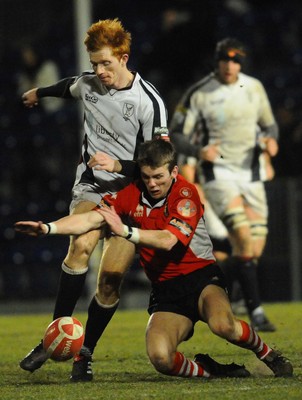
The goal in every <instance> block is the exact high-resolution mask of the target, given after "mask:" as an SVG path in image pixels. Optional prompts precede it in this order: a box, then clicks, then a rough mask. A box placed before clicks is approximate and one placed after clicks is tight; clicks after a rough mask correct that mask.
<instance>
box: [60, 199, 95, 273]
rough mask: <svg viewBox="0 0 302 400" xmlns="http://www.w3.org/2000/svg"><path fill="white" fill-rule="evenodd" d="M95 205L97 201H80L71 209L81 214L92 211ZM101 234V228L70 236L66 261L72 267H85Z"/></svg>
mask: <svg viewBox="0 0 302 400" xmlns="http://www.w3.org/2000/svg"><path fill="white" fill-rule="evenodd" d="M94 207H95V203H93V202H90V201H83V202H80V203H78V204H77V205H76V206H75V207H74V208H73V209H72V210H71V214H81V213H84V212H87V211H90V210H91V209H92V208H94ZM100 234H101V232H100V230H94V231H90V232H87V233H85V234H83V235H73V236H70V243H69V248H68V253H67V256H66V258H65V263H66V264H67V265H68V266H69V267H70V268H83V267H84V266H87V264H88V260H89V258H90V255H91V253H92V252H93V250H94V248H95V246H96V245H97V243H98V241H99V239H100Z"/></svg>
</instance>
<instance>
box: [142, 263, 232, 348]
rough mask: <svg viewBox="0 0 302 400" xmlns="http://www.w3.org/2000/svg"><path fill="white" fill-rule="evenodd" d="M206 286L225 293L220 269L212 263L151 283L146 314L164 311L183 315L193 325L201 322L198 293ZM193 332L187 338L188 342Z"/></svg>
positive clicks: (224, 283) (223, 278) (223, 279)
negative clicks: (215, 287) (219, 289)
mask: <svg viewBox="0 0 302 400" xmlns="http://www.w3.org/2000/svg"><path fill="white" fill-rule="evenodd" d="M208 285H217V286H219V287H221V288H222V289H224V290H225V291H226V281H225V277H224V274H223V272H222V271H221V269H220V267H219V266H218V265H217V264H216V263H214V264H211V265H208V266H206V267H204V268H200V269H198V270H196V271H194V272H191V273H190V274H188V275H181V276H178V277H176V278H173V279H169V280H167V281H163V282H159V283H153V284H152V290H151V294H150V299H149V307H148V313H149V314H150V315H151V314H153V313H155V312H157V311H166V312H171V313H175V314H180V315H184V316H185V317H187V318H189V319H190V320H191V321H192V322H193V325H194V324H195V323H196V322H197V321H200V320H201V317H200V315H199V310H198V300H199V297H200V293H201V292H202V291H203V289H204V288H205V287H206V286H208ZM193 332H194V328H193V329H192V332H191V333H190V335H189V336H188V337H187V339H186V340H188V339H189V338H190V337H191V336H192V335H193Z"/></svg>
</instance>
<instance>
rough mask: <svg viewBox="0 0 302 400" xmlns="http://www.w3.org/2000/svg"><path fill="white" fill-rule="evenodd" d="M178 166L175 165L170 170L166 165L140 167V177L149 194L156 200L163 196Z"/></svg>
mask: <svg viewBox="0 0 302 400" xmlns="http://www.w3.org/2000/svg"><path fill="white" fill-rule="evenodd" d="M177 173H178V167H177V166H175V167H174V168H173V170H172V172H169V170H168V165H164V166H163V167H159V168H155V169H152V168H151V167H148V166H145V167H142V168H141V177H142V180H143V182H144V184H145V185H146V188H147V191H148V193H149V195H150V196H151V197H152V198H153V199H156V200H160V199H162V198H164V197H165V196H166V195H167V193H168V191H169V189H170V187H171V185H172V182H173V179H174V178H175V177H176V176H177Z"/></svg>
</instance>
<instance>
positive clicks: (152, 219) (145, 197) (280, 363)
mask: <svg viewBox="0 0 302 400" xmlns="http://www.w3.org/2000/svg"><path fill="white" fill-rule="evenodd" d="M137 162H138V165H139V167H140V174H141V178H140V179H139V180H138V181H136V182H134V183H131V184H130V185H129V186H128V187H126V188H124V189H122V190H121V191H120V192H118V193H116V194H115V195H114V196H105V197H104V198H103V200H102V202H101V204H100V205H98V206H96V207H95V208H94V209H93V210H91V211H89V212H87V213H83V214H77V215H70V216H67V217H64V218H61V219H59V220H57V221H55V222H52V223H47V224H43V223H42V222H33V221H20V222H17V223H16V225H15V227H16V230H18V231H20V232H24V233H27V234H30V235H33V236H38V235H41V234H44V235H45V234H64V235H71V234H76V235H79V234H83V233H85V232H89V231H90V230H94V229H99V228H100V227H102V226H103V225H104V224H105V223H107V225H108V226H109V227H110V230H111V233H112V234H114V235H116V236H119V237H123V238H125V239H127V240H128V241H130V242H132V243H134V244H135V245H137V248H138V250H139V253H140V260H141V264H142V266H143V268H144V269H145V271H146V273H147V275H148V277H149V279H150V280H151V283H152V290H151V294H150V302H149V308H148V311H149V313H150V319H149V322H148V326H147V333H146V346H147V353H148V356H149V359H150V361H151V363H152V364H153V366H154V367H155V369H156V370H157V371H159V372H161V373H163V374H166V375H174V376H186V377H193V376H198V377H210V376H236V377H240V376H241V377H244V376H248V375H249V372H248V371H247V370H246V369H245V368H244V366H238V365H236V364H235V365H234V364H230V365H222V364H218V363H216V362H215V361H214V360H212V359H211V358H210V357H209V356H205V355H201V354H197V355H196V356H195V359H194V360H189V359H187V358H186V357H185V355H184V354H182V353H181V352H179V351H178V349H177V348H178V345H179V344H180V343H181V342H183V341H184V340H187V339H189V338H190V337H191V336H192V334H193V330H194V325H195V323H196V322H197V321H203V322H205V323H207V324H208V326H209V328H210V329H211V331H212V332H213V333H214V334H215V335H217V336H220V337H222V338H224V339H226V340H227V341H229V342H230V343H232V344H234V345H236V346H239V347H242V348H244V349H247V350H251V351H253V352H254V353H255V355H256V356H257V357H258V359H259V360H261V361H263V362H264V363H265V364H266V365H267V366H268V367H269V368H270V369H271V370H272V371H273V372H274V374H275V376H283V377H284V376H291V375H292V373H293V368H292V365H291V363H290V361H289V360H288V359H287V358H285V357H283V356H282V355H281V353H279V352H277V351H275V350H273V349H272V348H270V347H269V346H268V345H267V344H266V343H264V342H263V340H262V339H261V338H260V337H259V335H258V334H257V332H256V331H255V330H254V329H253V328H252V327H251V326H250V325H248V324H247V323H246V322H244V321H242V320H239V319H237V318H236V317H235V316H234V314H233V312H232V309H231V305H230V302H229V299H228V296H227V293H226V289H225V286H226V284H225V280H224V275H223V273H222V272H221V270H220V268H219V266H218V265H217V264H216V263H215V258H214V256H213V253H212V244H211V241H210V238H209V236H208V233H207V231H206V228H205V223H204V219H203V206H202V204H201V203H200V201H199V200H198V199H199V197H198V193H197V190H196V188H195V186H194V185H192V184H190V183H189V182H187V181H186V180H184V179H183V178H182V177H181V176H179V175H178V167H177V165H176V164H175V150H174V147H173V145H172V144H171V143H170V142H167V141H164V140H153V141H150V142H146V143H144V144H143V145H141V148H140V154H139V156H138V160H137ZM97 340H98V338H97V337H96V336H95V335H94V336H93V335H91V334H90V333H89V332H87V329H86V337H85V341H84V348H86V349H87V350H88V352H90V353H92V352H93V350H94V347H95V346H96V343H97Z"/></svg>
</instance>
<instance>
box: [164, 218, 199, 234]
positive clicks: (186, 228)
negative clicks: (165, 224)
mask: <svg viewBox="0 0 302 400" xmlns="http://www.w3.org/2000/svg"><path fill="white" fill-rule="evenodd" d="M169 225H172V226H174V227H175V228H177V229H178V230H179V231H180V232H181V233H183V234H184V235H185V236H187V237H189V236H190V235H191V233H192V230H193V229H192V227H191V226H190V225H189V224H187V223H186V222H184V221H182V220H180V219H178V218H173V219H171V221H170V222H169Z"/></svg>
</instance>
